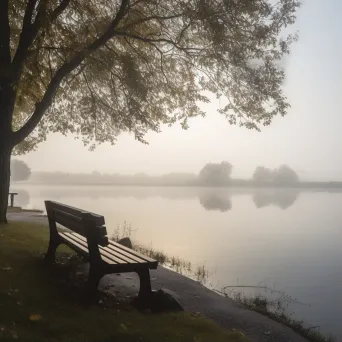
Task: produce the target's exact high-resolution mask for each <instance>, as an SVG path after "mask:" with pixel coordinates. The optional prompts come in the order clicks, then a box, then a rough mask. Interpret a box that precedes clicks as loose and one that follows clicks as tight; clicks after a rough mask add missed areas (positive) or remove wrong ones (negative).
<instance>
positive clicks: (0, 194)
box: [0, 136, 12, 224]
mask: <svg viewBox="0 0 342 342" xmlns="http://www.w3.org/2000/svg"><path fill="white" fill-rule="evenodd" d="M0 139H1V140H3V137H2V136H1V137H0ZM3 142H4V141H0V224H1V223H7V219H6V212H7V205H8V192H9V186H10V164H11V152H12V151H11V148H10V147H9V146H8V145H7V144H6V145H5V144H3Z"/></svg>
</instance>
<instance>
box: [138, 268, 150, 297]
mask: <svg viewBox="0 0 342 342" xmlns="http://www.w3.org/2000/svg"><path fill="white" fill-rule="evenodd" d="M137 273H138V276H139V279H140V290H139V294H138V298H139V299H141V298H147V297H149V296H150V295H151V294H152V288H151V278H150V270H149V269H148V268H146V269H142V270H140V271H138V272H137Z"/></svg>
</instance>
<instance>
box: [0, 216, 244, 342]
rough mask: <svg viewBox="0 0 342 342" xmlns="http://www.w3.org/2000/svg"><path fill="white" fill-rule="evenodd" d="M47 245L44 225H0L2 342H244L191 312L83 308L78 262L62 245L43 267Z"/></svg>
mask: <svg viewBox="0 0 342 342" xmlns="http://www.w3.org/2000/svg"><path fill="white" fill-rule="evenodd" d="M47 241H48V229H47V227H45V226H40V225H37V224H33V223H22V222H20V223H19V222H10V223H9V224H8V225H0V340H1V341H11V340H19V341H35V342H40V341H41V342H43V341H44V342H45V341H61V342H63V341H65V342H67V341H68V342H69V341H73V342H77V341H82V342H85V341H89V342H90V341H97V342H102V341H103V342H106V341H108V342H109V341H123V342H125V341H132V342H133V341H150V342H151V341H165V342H169V341H198V342H199V341H202V342H204V341H210V342H211V341H217V342H219V341H225V342H238V341H245V339H244V337H243V336H242V335H241V334H240V333H237V332H229V331H226V330H223V329H221V328H219V327H218V326H217V325H215V324H214V323H213V322H212V321H210V320H207V319H205V318H204V317H200V316H198V315H195V314H190V313H177V314H176V313H172V314H158V315H157V314H152V313H147V312H145V313H142V312H139V311H137V310H135V309H134V308H133V307H132V306H131V305H130V303H129V302H127V301H122V302H121V301H119V300H117V299H115V298H113V297H107V298H105V299H104V300H103V302H102V304H101V305H93V306H87V305H85V304H84V302H83V301H82V295H81V293H82V291H81V289H82V288H83V287H84V279H83V278H82V276H78V275H77V272H76V266H77V265H78V263H79V261H78V260H77V258H75V256H74V255H73V254H72V253H70V252H69V250H68V249H67V247H61V248H60V249H59V253H58V254H59V258H58V262H57V263H56V264H55V265H52V266H50V267H46V266H44V265H43V263H42V262H41V258H42V255H43V254H42V253H44V252H45V250H46V247H47Z"/></svg>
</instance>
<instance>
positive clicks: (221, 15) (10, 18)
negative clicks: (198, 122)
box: [0, 0, 299, 222]
mask: <svg viewBox="0 0 342 342" xmlns="http://www.w3.org/2000/svg"><path fill="white" fill-rule="evenodd" d="M298 7H299V1H297V0H282V1H279V2H276V3H275V2H273V1H269V2H268V1H267V0H255V1H250V0H240V1H233V0H231V1H229V0H224V1H213V0H188V1H185V0H174V1H167V2H166V1H162V0H152V1H151V0H131V1H129V0H121V1H119V0H94V1H84V0H26V1H25V0H1V1H0V222H4V221H5V220H6V207H7V192H8V188H9V169H10V156H11V153H12V152H14V153H25V152H28V151H31V150H32V149H34V148H35V147H36V146H37V144H38V143H39V142H42V141H44V140H45V139H46V137H47V134H48V133H49V132H61V133H63V134H68V133H72V134H75V135H78V136H80V137H81V138H82V139H83V141H84V143H85V144H88V145H89V146H90V147H91V148H93V147H94V144H96V143H102V142H105V141H109V142H111V143H115V141H116V138H117V136H118V134H119V133H120V132H122V131H129V132H132V133H133V134H134V135H135V137H136V139H138V140H140V141H142V142H145V140H144V134H145V133H146V132H147V131H148V130H154V131H159V126H160V124H162V123H166V124H172V123H174V122H176V121H180V122H181V124H182V126H183V127H184V128H186V127H187V120H188V118H190V117H193V116H196V115H204V114H205V113H204V112H203V111H202V110H201V108H200V103H203V102H209V100H210V97H209V96H208V94H209V93H210V92H211V93H213V94H215V95H216V96H218V97H220V96H223V97H224V98H225V101H224V102H222V103H224V106H223V108H221V109H220V110H219V111H220V113H222V114H223V115H225V116H226V117H227V118H228V121H229V122H230V123H231V124H236V123H237V124H240V125H242V126H246V127H247V128H255V129H259V126H260V125H268V124H270V123H271V121H272V118H273V117H274V116H275V115H277V114H280V115H285V114H286V111H287V109H288V107H289V104H288V102H287V100H286V98H285V96H284V94H283V92H282V89H281V85H282V82H283V80H284V77H285V74H284V71H283V70H282V67H281V63H279V61H280V60H281V59H282V57H283V56H284V55H285V54H287V53H289V47H290V45H291V43H292V41H293V40H294V39H295V37H294V36H292V35H284V34H283V31H282V29H283V28H284V27H286V26H288V25H291V24H293V23H294V21H295V14H296V11H297V8H298Z"/></svg>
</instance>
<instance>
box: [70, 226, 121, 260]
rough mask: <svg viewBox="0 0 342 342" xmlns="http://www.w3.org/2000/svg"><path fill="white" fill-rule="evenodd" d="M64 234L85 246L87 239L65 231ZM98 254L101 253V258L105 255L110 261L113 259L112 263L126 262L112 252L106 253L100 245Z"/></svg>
mask: <svg viewBox="0 0 342 342" xmlns="http://www.w3.org/2000/svg"><path fill="white" fill-rule="evenodd" d="M64 234H66V235H67V236H68V237H69V238H70V239H73V240H74V241H75V242H77V243H78V244H80V245H82V246H84V247H87V241H86V240H83V239H81V238H80V237H79V236H77V235H76V234H74V233H68V232H66V233H64ZM100 254H101V257H102V259H103V257H106V258H108V259H111V260H112V261H114V263H116V264H127V262H126V261H124V260H122V259H120V258H118V257H117V256H116V255H113V254H112V253H108V252H106V251H104V250H103V248H102V247H100Z"/></svg>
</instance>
